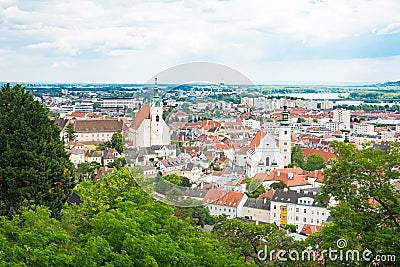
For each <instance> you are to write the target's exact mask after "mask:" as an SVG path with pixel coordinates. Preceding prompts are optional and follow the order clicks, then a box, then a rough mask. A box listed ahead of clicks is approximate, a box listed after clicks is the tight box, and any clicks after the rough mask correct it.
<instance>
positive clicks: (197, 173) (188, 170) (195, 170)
mask: <svg viewBox="0 0 400 267" xmlns="http://www.w3.org/2000/svg"><path fill="white" fill-rule="evenodd" d="M202 173H203V172H202V167H201V166H200V164H197V163H196V162H191V163H188V164H187V165H186V166H185V167H183V168H182V169H181V170H180V172H179V175H181V176H185V177H187V178H189V180H190V181H191V182H192V183H195V182H198V181H199V179H200V177H201V175H202Z"/></svg>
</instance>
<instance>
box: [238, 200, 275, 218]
mask: <svg viewBox="0 0 400 267" xmlns="http://www.w3.org/2000/svg"><path fill="white" fill-rule="evenodd" d="M270 206H271V202H270V201H269V200H268V199H266V198H264V199H261V198H248V199H247V201H246V202H245V203H244V206H243V215H244V218H246V219H249V220H252V221H256V222H266V223H269V221H270Z"/></svg>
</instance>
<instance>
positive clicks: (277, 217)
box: [270, 188, 330, 231]
mask: <svg viewBox="0 0 400 267" xmlns="http://www.w3.org/2000/svg"><path fill="white" fill-rule="evenodd" d="M319 190H320V189H319V188H318V189H307V190H301V191H300V192H296V191H293V190H287V189H283V190H282V189H277V190H276V191H275V194H274V196H273V197H272V199H271V213H270V218H271V219H270V222H271V223H275V224H276V225H279V226H282V227H284V226H285V225H287V224H293V225H296V229H297V231H301V230H302V229H303V227H304V225H306V224H310V225H317V226H322V225H323V224H324V222H326V221H327V219H328V217H329V215H330V212H329V210H328V209H327V208H325V207H323V206H322V205H321V203H320V202H319V200H318V199H317V195H318V193H319Z"/></svg>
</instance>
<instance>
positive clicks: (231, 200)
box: [203, 189, 244, 208]
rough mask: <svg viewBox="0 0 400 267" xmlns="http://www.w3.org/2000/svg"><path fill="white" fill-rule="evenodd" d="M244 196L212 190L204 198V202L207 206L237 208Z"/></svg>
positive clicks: (242, 194) (238, 193) (237, 193)
mask: <svg viewBox="0 0 400 267" xmlns="http://www.w3.org/2000/svg"><path fill="white" fill-rule="evenodd" d="M243 196H244V193H240V192H233V191H225V190H218V189H211V190H209V191H208V192H207V194H206V195H205V197H204V198H203V202H204V203H206V204H214V205H219V206H227V207H235V208H237V207H238V206H239V203H240V201H242V199H243Z"/></svg>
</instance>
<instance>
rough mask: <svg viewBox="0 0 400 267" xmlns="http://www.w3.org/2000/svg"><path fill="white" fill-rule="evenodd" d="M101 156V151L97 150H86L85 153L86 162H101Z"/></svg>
mask: <svg viewBox="0 0 400 267" xmlns="http://www.w3.org/2000/svg"><path fill="white" fill-rule="evenodd" d="M102 157H103V152H102V151H99V150H88V151H87V152H86V155H85V161H86V162H89V163H91V162H98V163H99V164H101V163H102V161H101V158H102Z"/></svg>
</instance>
